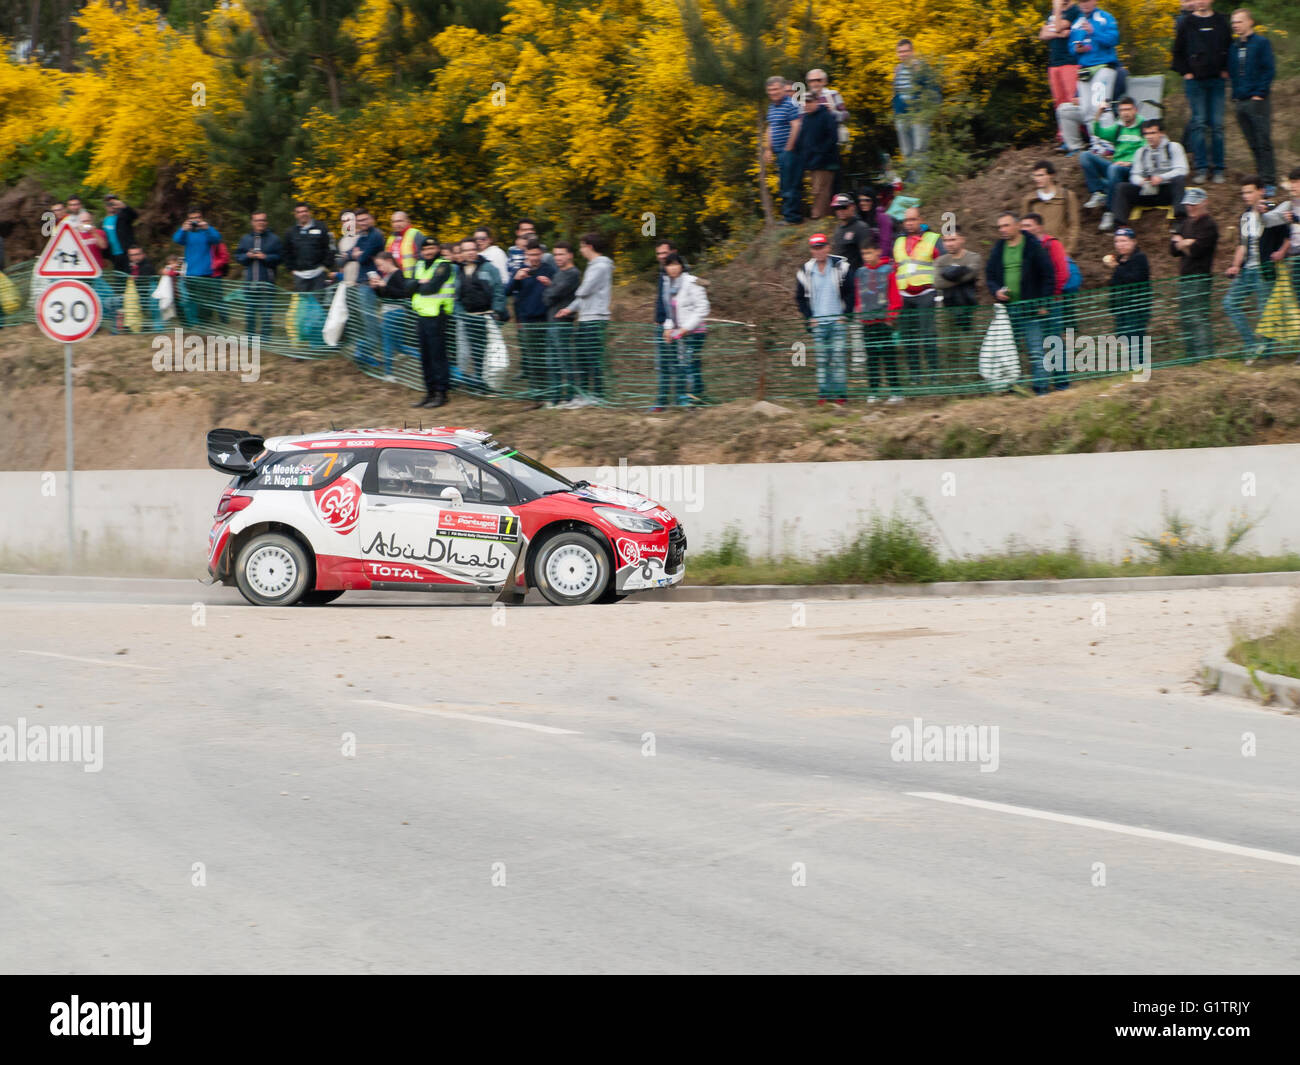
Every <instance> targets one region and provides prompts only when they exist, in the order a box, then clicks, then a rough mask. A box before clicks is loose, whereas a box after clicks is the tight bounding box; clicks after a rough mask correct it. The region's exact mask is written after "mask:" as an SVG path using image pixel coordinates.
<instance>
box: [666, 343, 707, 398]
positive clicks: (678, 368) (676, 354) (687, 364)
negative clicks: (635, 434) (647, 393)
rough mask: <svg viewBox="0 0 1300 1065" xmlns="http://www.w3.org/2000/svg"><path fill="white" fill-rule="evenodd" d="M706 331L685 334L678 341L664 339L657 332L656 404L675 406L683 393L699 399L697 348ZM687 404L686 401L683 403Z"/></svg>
mask: <svg viewBox="0 0 1300 1065" xmlns="http://www.w3.org/2000/svg"><path fill="white" fill-rule="evenodd" d="M707 335H708V334H707V333H687V334H686V335H685V336H684V337H682V338H681V339H680V340H665V339H664V338H663V334H662V333H660V334H659V342H658V346H657V349H656V353H655V354H656V359H655V361H656V362H657V363H658V369H659V398H658V401H657V402H656V403H655V406H657V407H674V406H677V405H678V403H679V402H681V400H682V398H683V397H685V396H694V397H695V398H697V399H698V398H699V396H700V393H701V392H703V391H704V380H703V373H702V372H701V362H700V348H702V347H703V346H704V338H705V337H706V336H707ZM683 405H686V404H683Z"/></svg>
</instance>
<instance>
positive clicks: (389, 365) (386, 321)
mask: <svg viewBox="0 0 1300 1065" xmlns="http://www.w3.org/2000/svg"><path fill="white" fill-rule="evenodd" d="M414 329H415V315H414V314H412V313H411V308H410V305H409V304H406V303H397V304H392V305H390V306H389V307H388V308H387V309H386V310H385V311H384V314H383V317H382V318H381V319H380V325H379V334H380V337H381V339H382V342H383V349H384V373H386V374H389V373H392V372H393V356H394V355H395V354H396V353H398V352H401V354H403V355H405V356H406V357H407V358H409V359H418V358H419V357H420V353H419V351H417V350H416V349H415V348H413V347H411V346H410V344H409V343H406V341H409V339H410V336H411V332H412V331H413V330H414Z"/></svg>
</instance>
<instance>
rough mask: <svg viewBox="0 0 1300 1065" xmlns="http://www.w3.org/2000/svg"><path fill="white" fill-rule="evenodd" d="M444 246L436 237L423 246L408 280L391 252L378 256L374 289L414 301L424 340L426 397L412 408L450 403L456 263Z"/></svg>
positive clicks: (383, 294)
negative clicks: (447, 256) (446, 254)
mask: <svg viewBox="0 0 1300 1065" xmlns="http://www.w3.org/2000/svg"><path fill="white" fill-rule="evenodd" d="M441 251H442V246H441V245H440V244H439V243H438V241H437V240H436V239H435V238H433V237H432V236H430V237H428V238H427V239H426V240H425V242H424V243H423V244H422V245H421V246H420V261H419V262H418V263H416V264H415V269H414V270H412V271H411V276H410V277H406V276H404V275H403V274H402V272H401V271H400V270H398V269H397V264H396V262H395V261H394V260H393V257H392V256H391V255H390V254H389V253H388V252H380V253H379V254H377V255H376V256H375V266H376V268H377V270H378V272H379V274H380V277H377V278H371V279H370V286H371V287H372V288H374V289H377V290H378V294H379V295H380V296H381V297H383V298H384V299H400V298H402V297H403V296H405V297H409V298H410V300H411V309H412V310H413V311H414V312H415V320H416V333H417V335H418V337H419V340H420V368H421V369H422V370H423V371H424V388H425V396H424V398H423V399H420V400H417V401H416V402H415V403H412V404H411V406H412V407H431V408H432V407H441V406H443V405H444V404H445V403H446V402H447V389H448V387H449V386H450V384H451V367H450V366H449V365H448V363H447V325H448V323H449V322H450V321H451V317H452V295H451V293H452V285H453V282H452V278H453V276H454V268H453V267H452V264H451V263H449V262H447V260H446V259H444V258H442V255H441Z"/></svg>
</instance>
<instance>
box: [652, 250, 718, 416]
mask: <svg viewBox="0 0 1300 1065" xmlns="http://www.w3.org/2000/svg"><path fill="white" fill-rule="evenodd" d="M664 273H665V274H666V275H667V278H666V280H665V282H664V283H665V285H666V287H667V296H668V300H667V303H668V317H667V318H666V319H665V320H664V342H663V344H662V345H661V346H660V348H659V351H660V355H659V402H658V404H657V405H656V406H655V407H654V408H653V409H654V410H657V411H659V410H663V409H664V408H665V407H667V406H670V405H674V406H681V407H691V406H698V405H700V404H702V403H703V402H704V381H703V377H702V373H701V366H700V349H701V348H702V347H703V346H704V339H705V337H707V336H708V327H707V326H706V325H705V319H706V318H708V316H709V296H708V293H707V292H705V291H704V286H703V285H701V284H700V281H699V278H697V277H696V276H695V275H694V274H688V273H686V266H685V264H684V263H683V262H682V260H681V256H679V255H676V254H673V255H669V256H668V258H666V259H665V260H664ZM679 386H680V392H679Z"/></svg>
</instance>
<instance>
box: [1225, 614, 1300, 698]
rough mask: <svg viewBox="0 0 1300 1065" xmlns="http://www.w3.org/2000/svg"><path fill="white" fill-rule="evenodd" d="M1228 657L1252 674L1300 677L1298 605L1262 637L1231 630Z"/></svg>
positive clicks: (1299, 617) (1299, 619) (1299, 620)
mask: <svg viewBox="0 0 1300 1065" xmlns="http://www.w3.org/2000/svg"><path fill="white" fill-rule="evenodd" d="M1228 659H1229V660H1230V661H1232V662H1236V663H1237V665H1239V666H1245V667H1246V668H1247V669H1249V670H1251V671H1252V673H1253V672H1254V671H1256V670H1258V671H1260V672H1262V673H1277V674H1279V675H1280V676H1283V677H1296V678H1300V606H1297V607H1296V608H1295V609H1294V610H1293V611H1292V612H1291V617H1290V618H1289V619H1288V620H1287V622H1286V624H1284V625H1282V626H1280V627H1279V628H1277V629H1274V630H1273V631H1272V632H1270V633H1267V634H1266V635H1264V636H1257V637H1247V636H1244V635H1242V634H1240V633H1234V642H1233V645H1232V647H1231V648H1230V649H1229V651H1228ZM1256 683H1258V682H1256Z"/></svg>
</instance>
